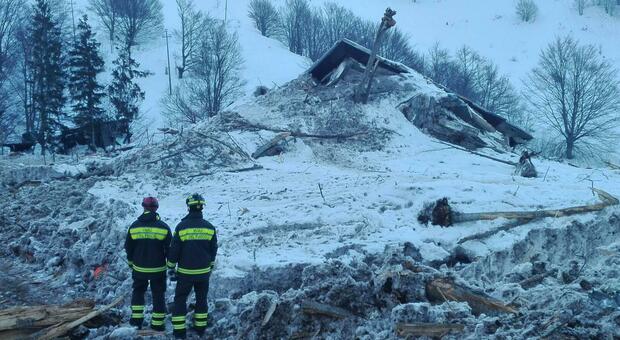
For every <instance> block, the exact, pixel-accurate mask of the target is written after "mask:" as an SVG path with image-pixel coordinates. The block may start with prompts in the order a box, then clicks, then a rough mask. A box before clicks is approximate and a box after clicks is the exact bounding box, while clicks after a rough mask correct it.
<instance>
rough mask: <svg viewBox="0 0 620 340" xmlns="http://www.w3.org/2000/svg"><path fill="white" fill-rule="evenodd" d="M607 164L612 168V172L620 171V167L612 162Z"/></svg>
mask: <svg viewBox="0 0 620 340" xmlns="http://www.w3.org/2000/svg"><path fill="white" fill-rule="evenodd" d="M605 164H607V166H608V167H610V168H611V169H612V170H620V166H618V165H615V164H613V163H612V162H605Z"/></svg>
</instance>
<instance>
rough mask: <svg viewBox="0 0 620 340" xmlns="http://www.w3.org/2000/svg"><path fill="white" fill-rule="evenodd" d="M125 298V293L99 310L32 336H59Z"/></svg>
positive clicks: (36, 337) (41, 337)
mask: <svg viewBox="0 0 620 340" xmlns="http://www.w3.org/2000/svg"><path fill="white" fill-rule="evenodd" d="M124 299H125V295H124V294H123V295H121V296H119V297H118V298H117V299H116V300H114V301H112V303H110V304H109V305H106V306H103V307H101V308H99V309H98V310H94V311H92V312H90V313H88V314H87V315H84V316H83V317H81V318H79V319H77V320H75V321H72V322H69V323H63V324H60V325H55V326H52V327H49V328H46V329H43V330H42V331H40V332H37V333H36V334H34V335H32V337H31V338H33V339H41V340H49V339H54V338H57V337H59V336H61V335H63V334H65V333H67V332H68V331H70V330H71V329H73V328H75V327H77V326H79V325H81V324H83V323H85V322H87V321H89V320H91V319H93V318H95V317H97V316H99V315H101V314H102V313H103V312H105V311H107V310H108V309H110V308H112V307H114V306H116V305H118V304H119V303H121V302H122V301H123V300H124Z"/></svg>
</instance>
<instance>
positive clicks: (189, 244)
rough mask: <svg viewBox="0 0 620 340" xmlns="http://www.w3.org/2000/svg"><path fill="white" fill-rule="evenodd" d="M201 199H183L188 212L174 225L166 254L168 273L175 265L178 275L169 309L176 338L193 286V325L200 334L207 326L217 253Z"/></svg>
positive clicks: (181, 332)
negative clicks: (194, 308)
mask: <svg viewBox="0 0 620 340" xmlns="http://www.w3.org/2000/svg"><path fill="white" fill-rule="evenodd" d="M204 203H205V201H204V198H203V197H202V196H201V195H199V194H193V195H191V196H189V197H188V198H187V199H186V200H185V204H186V205H187V207H188V210H189V213H188V214H187V216H185V217H184V218H183V219H182V220H181V222H180V223H179V224H178V225H177V228H176V230H175V232H174V237H173V239H172V245H171V246H170V255H169V256H168V268H170V271H171V275H174V268H175V267H176V274H177V275H178V280H177V287H176V290H175V293H174V310H173V313H172V327H173V329H174V336H175V337H176V338H177V339H184V338H185V314H186V313H187V305H186V303H187V297H188V295H189V294H190V292H191V291H192V288H193V289H194V293H195V294H196V310H195V311H194V327H193V328H194V330H195V331H196V332H197V333H198V334H200V335H203V334H204V332H205V329H206V328H207V316H208V311H207V293H208V292H209V277H210V275H211V270H212V269H213V264H214V262H215V256H216V254H217V236H216V232H215V227H214V226H213V225H212V224H211V223H209V222H208V221H206V220H205V219H203V218H202V208H203V206H204ZM177 264H178V267H177Z"/></svg>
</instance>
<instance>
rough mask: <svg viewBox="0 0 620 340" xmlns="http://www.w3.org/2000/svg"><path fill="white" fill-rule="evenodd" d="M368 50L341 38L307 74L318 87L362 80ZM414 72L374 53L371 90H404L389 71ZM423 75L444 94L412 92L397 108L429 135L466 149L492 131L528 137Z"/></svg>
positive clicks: (513, 138)
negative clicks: (373, 78)
mask: <svg viewBox="0 0 620 340" xmlns="http://www.w3.org/2000/svg"><path fill="white" fill-rule="evenodd" d="M369 56H370V50H368V49H367V48H365V47H363V46H361V45H359V44H356V43H354V42H352V41H350V40H347V39H343V40H341V41H339V42H338V43H336V44H335V45H334V46H333V47H332V48H331V49H330V50H329V51H328V52H327V53H326V54H325V55H324V56H323V57H321V58H320V59H319V60H317V62H316V63H315V64H314V65H312V67H311V68H310V69H309V70H308V74H309V75H310V76H311V77H312V79H313V80H314V81H315V82H316V84H317V86H319V87H330V86H337V85H338V84H339V83H340V84H342V83H349V84H356V83H359V81H360V80H361V77H362V75H363V72H364V69H365V66H364V65H366V64H367V63H368V59H369ZM414 74H417V72H416V71H414V70H412V69H410V68H408V67H407V66H405V65H402V64H400V63H397V62H394V61H391V60H387V59H385V58H382V57H380V56H378V57H377V73H376V75H377V77H376V78H375V84H373V86H374V87H373V90H372V91H371V96H373V95H374V96H375V98H379V97H380V95H381V94H389V93H390V92H392V91H394V92H401V91H405V92H406V90H407V89H408V86H407V85H408V84H407V83H406V82H404V83H400V84H399V83H395V82H393V81H390V80H389V77H390V76H399V77H401V78H402V79H405V80H406V79H408V78H410V77H411V76H412V75H414ZM417 75H418V76H419V74H417ZM425 80H426V82H429V83H432V84H433V85H435V86H437V87H438V88H441V89H442V90H444V91H445V94H444V95H441V96H437V97H438V98H431V97H429V96H428V95H425V94H417V93H413V95H412V96H411V98H409V99H408V100H406V101H404V102H401V103H399V104H398V108H399V110H401V112H402V113H403V114H404V115H405V117H406V118H407V119H408V120H409V121H411V122H412V123H413V124H415V125H416V126H417V127H418V128H420V129H422V130H424V131H425V132H427V133H428V134H430V135H432V136H433V137H436V138H438V139H441V140H444V141H446V142H450V143H454V144H458V145H461V146H464V147H467V148H470V149H475V148H481V147H485V146H490V144H494V143H490V141H489V140H488V138H486V137H493V136H492V135H493V134H495V136H494V137H496V138H497V137H498V136H501V140H503V142H504V144H505V145H508V146H511V147H512V146H516V145H518V144H524V143H527V142H528V141H530V140H531V139H532V138H533V137H532V136H531V135H530V134H529V133H527V132H525V131H524V130H522V129H521V128H519V127H518V126H515V125H513V124H511V123H509V122H508V121H507V120H506V118H504V117H501V116H500V115H498V114H495V113H493V112H490V111H489V110H486V109H485V108H483V107H481V106H480V105H478V104H476V103H474V102H473V101H471V100H469V99H467V98H465V97H463V96H461V95H458V94H456V93H452V92H450V91H449V90H448V89H445V88H444V87H443V86H441V85H438V84H436V83H434V82H432V80H430V79H428V78H425ZM412 92H415V91H412ZM485 135H486V136H485ZM485 139H486V140H485Z"/></svg>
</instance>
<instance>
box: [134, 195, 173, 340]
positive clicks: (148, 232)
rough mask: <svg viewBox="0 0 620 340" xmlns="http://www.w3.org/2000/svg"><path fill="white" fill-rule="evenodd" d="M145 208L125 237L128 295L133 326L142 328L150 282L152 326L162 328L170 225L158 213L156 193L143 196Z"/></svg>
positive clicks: (155, 328) (164, 310) (163, 329)
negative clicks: (130, 288) (129, 274)
mask: <svg viewBox="0 0 620 340" xmlns="http://www.w3.org/2000/svg"><path fill="white" fill-rule="evenodd" d="M142 207H143V208H144V212H143V213H142V215H140V217H138V219H137V220H136V221H135V222H134V223H133V224H132V225H131V227H129V230H128V231H127V238H126V239H125V251H126V252H127V262H128V263H129V266H130V267H131V268H132V278H133V292H132V296H131V319H130V321H129V323H130V324H131V325H132V326H135V327H138V328H139V329H140V328H142V324H143V322H144V312H145V306H144V293H145V292H146V289H147V288H148V286H149V284H150V286H151V294H152V296H153V314H152V315H151V328H152V329H154V330H157V331H165V329H166V327H165V325H164V318H165V316H166V302H165V295H166V255H167V253H168V250H169V249H170V241H171V239H172V233H171V231H170V227H168V225H167V224H166V223H164V221H162V220H161V218H160V217H159V214H157V208H159V202H157V199H156V198H155V197H145V198H144V199H143V200H142Z"/></svg>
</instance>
